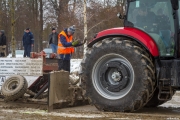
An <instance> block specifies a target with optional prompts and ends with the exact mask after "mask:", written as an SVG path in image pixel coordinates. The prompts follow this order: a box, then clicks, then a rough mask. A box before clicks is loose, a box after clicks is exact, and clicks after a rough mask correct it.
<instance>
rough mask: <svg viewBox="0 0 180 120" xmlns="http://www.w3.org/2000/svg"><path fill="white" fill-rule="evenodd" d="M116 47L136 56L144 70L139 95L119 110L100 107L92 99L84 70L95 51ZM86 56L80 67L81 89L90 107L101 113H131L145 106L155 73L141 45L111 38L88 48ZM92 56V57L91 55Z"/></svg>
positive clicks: (148, 56)
mask: <svg viewBox="0 0 180 120" xmlns="http://www.w3.org/2000/svg"><path fill="white" fill-rule="evenodd" d="M114 44H115V45H118V46H119V47H125V48H128V49H130V50H131V51H132V52H134V53H135V54H138V55H139V57H140V59H141V61H142V63H143V64H144V65H143V66H142V68H143V69H144V74H146V78H145V80H144V82H143V86H144V87H143V88H141V94H139V96H138V97H137V99H136V100H133V103H132V104H130V105H129V106H127V107H125V108H119V107H118V106H114V107H108V106H106V105H101V103H98V102H97V101H96V100H94V99H93V96H92V95H91V90H88V89H86V84H87V75H86V70H89V69H88V68H87V65H86V63H90V62H91V61H90V60H91V59H90V56H93V55H96V50H97V49H103V47H104V46H107V45H114ZM87 51H88V52H87V53H86V56H85V57H84V59H83V61H82V63H81V66H82V71H83V74H82V76H81V77H82V87H83V89H84V90H86V96H87V97H88V99H89V101H90V103H91V104H92V105H95V106H96V107H97V108H98V109H99V110H101V111H116V112H117V111H120V112H132V111H136V110H138V109H140V108H142V107H144V106H145V105H146V103H147V102H148V101H149V99H150V97H151V96H152V94H153V92H154V89H155V82H156V80H155V77H154V74H155V71H154V64H153V62H152V58H151V55H150V54H149V53H148V52H147V51H146V50H145V49H143V48H142V46H141V45H139V44H138V43H136V42H133V41H131V40H122V39H121V38H111V39H104V40H103V41H100V42H98V43H96V44H95V45H94V46H93V49H92V48H89V49H88V50H87ZM91 54H92V55H91Z"/></svg>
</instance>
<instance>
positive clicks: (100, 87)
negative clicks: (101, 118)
mask: <svg viewBox="0 0 180 120" xmlns="http://www.w3.org/2000/svg"><path fill="white" fill-rule="evenodd" d="M138 45H139V44H137V43H136V42H133V41H130V40H122V38H108V39H104V40H103V41H100V42H98V43H96V44H95V45H94V46H93V48H89V49H88V51H87V53H86V56H85V57H84V59H83V61H82V63H81V67H82V68H81V70H82V76H81V79H82V88H83V89H84V91H85V92H86V96H87V97H88V99H89V102H90V103H91V104H92V105H95V106H96V108H97V109H99V110H101V111H114V112H119V111H120V112H132V111H136V110H138V109H140V108H142V107H144V106H145V105H146V103H147V102H148V101H149V99H150V97H151V96H152V94H153V91H154V89H155V82H156V80H155V76H154V74H155V71H154V64H153V62H152V59H149V58H151V56H150V55H149V54H148V52H146V50H144V49H142V48H141V47H139V46H138Z"/></svg>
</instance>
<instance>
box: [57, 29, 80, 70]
mask: <svg viewBox="0 0 180 120" xmlns="http://www.w3.org/2000/svg"><path fill="white" fill-rule="evenodd" d="M74 32H75V26H71V27H69V28H68V29H65V30H63V31H62V32H60V34H59V35H58V50H57V54H58V55H59V57H60V58H59V61H58V65H59V70H65V71H69V72H70V60H71V55H72V53H74V47H76V46H77V45H79V43H80V42H79V41H78V40H76V41H74V42H73V34H74Z"/></svg>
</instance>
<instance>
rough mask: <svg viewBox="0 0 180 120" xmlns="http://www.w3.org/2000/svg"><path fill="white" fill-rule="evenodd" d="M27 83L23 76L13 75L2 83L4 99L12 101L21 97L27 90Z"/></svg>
mask: <svg viewBox="0 0 180 120" xmlns="http://www.w3.org/2000/svg"><path fill="white" fill-rule="evenodd" d="M27 87H28V83H27V81H26V79H25V78H24V77H23V76H20V75H13V76H11V77H9V78H8V79H7V80H6V81H5V82H4V83H3V85H2V88H1V91H2V95H3V96H4V100H5V101H14V100H17V99H18V98H20V97H22V96H23V95H24V94H25V93H26V90H27Z"/></svg>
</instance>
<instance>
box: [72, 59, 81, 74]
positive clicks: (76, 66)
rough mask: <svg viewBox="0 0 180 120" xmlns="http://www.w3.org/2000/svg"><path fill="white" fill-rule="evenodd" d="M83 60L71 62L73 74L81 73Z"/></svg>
mask: <svg viewBox="0 0 180 120" xmlns="http://www.w3.org/2000/svg"><path fill="white" fill-rule="evenodd" d="M81 61H82V59H72V60H71V73H75V72H79V71H80V64H81Z"/></svg>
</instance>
